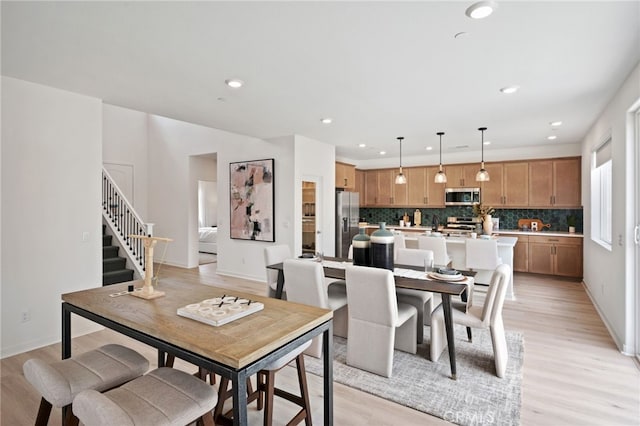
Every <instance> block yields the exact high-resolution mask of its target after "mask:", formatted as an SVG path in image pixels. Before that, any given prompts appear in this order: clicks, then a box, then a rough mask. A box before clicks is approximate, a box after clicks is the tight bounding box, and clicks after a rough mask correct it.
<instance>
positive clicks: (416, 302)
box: [396, 248, 433, 343]
mask: <svg viewBox="0 0 640 426" xmlns="http://www.w3.org/2000/svg"><path fill="white" fill-rule="evenodd" d="M432 263H433V252H432V251H431V250H420V249H408V248H404V249H398V257H397V259H396V264H397V265H399V266H401V265H408V266H418V267H420V268H424V266H425V265H431V264H432ZM396 295H397V297H398V302H402V303H409V304H410V305H413V306H415V307H416V309H417V311H418V327H417V330H416V331H417V333H416V337H417V342H418V343H422V342H423V339H424V336H423V335H424V327H422V324H427V325H429V324H430V323H431V311H433V293H431V292H428V291H422V290H412V289H409V288H397V289H396Z"/></svg>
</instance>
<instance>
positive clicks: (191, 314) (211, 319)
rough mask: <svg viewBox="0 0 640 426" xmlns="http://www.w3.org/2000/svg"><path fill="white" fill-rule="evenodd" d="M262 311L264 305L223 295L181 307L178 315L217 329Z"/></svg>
mask: <svg viewBox="0 0 640 426" xmlns="http://www.w3.org/2000/svg"><path fill="white" fill-rule="evenodd" d="M262 309H264V305H263V304H262V303H260V302H256V301H254V300H249V299H243V298H240V297H236V296H227V295H224V296H222V297H216V298H213V299H206V300H203V301H202V302H199V303H193V304H191V305H187V306H183V307H182V308H179V309H178V315H180V316H181V317H185V318H190V319H192V320H196V321H200V322H203V323H205V324H209V325H213V326H216V327H217V326H220V325H223V324H227V323H229V322H231V321H234V320H237V319H238V318H242V317H246V316H247V315H250V314H252V313H254V312H258V311H261V310H262Z"/></svg>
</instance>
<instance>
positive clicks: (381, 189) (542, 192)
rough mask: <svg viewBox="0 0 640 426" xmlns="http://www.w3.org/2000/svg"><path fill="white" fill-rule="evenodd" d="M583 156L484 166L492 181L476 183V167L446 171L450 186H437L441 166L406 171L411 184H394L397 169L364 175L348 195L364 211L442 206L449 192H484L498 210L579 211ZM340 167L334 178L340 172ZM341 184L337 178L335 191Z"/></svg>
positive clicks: (458, 166)
mask: <svg viewBox="0 0 640 426" xmlns="http://www.w3.org/2000/svg"><path fill="white" fill-rule="evenodd" d="M580 161H581V160H580V157H571V158H558V159H550V160H531V161H512V162H504V163H498V162H496V163H485V168H486V169H487V171H488V172H489V176H490V177H491V180H490V181H488V182H476V180H475V175H476V173H477V172H478V170H479V167H480V165H479V164H478V163H472V164H454V165H449V166H446V167H444V171H445V173H446V174H447V183H446V184H439V183H435V182H434V176H435V175H436V173H438V167H437V166H424V167H406V168H405V169H404V173H405V175H406V177H407V183H406V184H404V185H396V184H395V177H396V174H397V173H398V169H397V168H393V169H378V170H365V171H361V172H362V175H361V176H362V177H361V178H359V180H360V182H362V183H361V184H359V183H357V182H356V180H358V179H356V177H355V173H356V170H355V168H354V169H353V173H354V177H353V178H347V183H349V182H350V181H349V179H352V181H353V182H354V184H353V186H351V187H349V189H350V190H357V191H358V192H360V193H361V194H364V196H363V195H361V197H360V199H361V205H362V206H363V207H407V208H412V207H413V208H421V207H444V205H445V204H444V191H445V188H462V187H467V188H481V197H482V202H483V203H484V204H487V205H490V206H493V207H495V208H548V207H561V208H566V207H574V208H579V207H580V202H581V195H580V189H581V174H580V168H581V163H580ZM338 164H341V163H336V176H337V173H338V171H337V170H338ZM337 183H338V180H337V178H336V186H337Z"/></svg>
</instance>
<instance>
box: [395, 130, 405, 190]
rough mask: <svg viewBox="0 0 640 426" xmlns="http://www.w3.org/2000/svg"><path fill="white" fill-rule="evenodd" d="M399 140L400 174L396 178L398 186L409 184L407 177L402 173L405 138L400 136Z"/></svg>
mask: <svg viewBox="0 0 640 426" xmlns="http://www.w3.org/2000/svg"><path fill="white" fill-rule="evenodd" d="M397 139H398V141H399V142H400V172H399V173H398V175H397V176H396V185H404V184H406V183H407V177H406V176H405V175H404V173H402V140H403V139H404V138H403V137H402V136H399V137H398V138H397Z"/></svg>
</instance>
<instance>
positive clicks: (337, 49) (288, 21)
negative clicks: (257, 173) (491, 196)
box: [2, 1, 640, 162]
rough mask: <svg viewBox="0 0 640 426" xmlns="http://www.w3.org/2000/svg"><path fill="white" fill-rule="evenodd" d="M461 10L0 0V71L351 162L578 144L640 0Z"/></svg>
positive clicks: (608, 93) (631, 52) (639, 11)
mask: <svg viewBox="0 0 640 426" xmlns="http://www.w3.org/2000/svg"><path fill="white" fill-rule="evenodd" d="M470 4H471V1H448V2H419V1H414V2H382V1H378V2H306V1H301V2H193V3H192V2H94V1H87V2H70V3H62V2H9V1H2V74H3V75H6V76H11V77H15V78H19V79H23V80H27V81H32V82H36V83H41V84H45V85H48V86H53V87H58V88H61V89H66V90H69V91H73V92H78V93H82V94H86V95H90V96H94V97H97V98H101V99H103V100H104V102H106V103H108V104H112V105H118V106H123V107H127V108H131V109H135V110H140V111H145V112H149V113H153V114H158V115H162V116H166V117H171V118H175V119H178V120H183V121H187V122H191V123H197V124H201V125H205V126H209V127H213V128H218V129H223V130H228V131H231V132H234V133H239V134H244V135H249V136H254V137H258V138H263V139H267V138H272V137H278V136H284V135H292V134H299V135H304V136H306V137H309V138H312V139H316V140H319V141H323V142H326V143H330V144H333V145H335V146H336V155H337V156H339V157H341V158H347V159H352V160H354V161H355V162H358V161H363V160H370V159H375V158H379V157H380V154H379V151H380V150H386V151H387V156H388V157H393V158H397V156H398V151H399V150H398V142H397V140H396V137H398V136H404V137H405V139H404V142H403V157H405V158H406V157H408V156H413V155H424V154H425V152H426V151H425V148H426V147H427V146H432V147H433V148H434V150H433V151H431V152H432V153H437V152H438V137H437V136H436V132H438V131H443V132H445V136H444V137H443V152H444V153H449V152H453V151H460V150H462V151H464V150H468V151H479V150H480V145H481V143H480V134H479V132H478V130H477V129H478V127H481V126H486V127H487V128H488V130H487V131H486V133H485V140H490V141H491V145H488V146H486V147H485V154H486V153H489V152H490V151H491V150H493V149H508V148H517V147H530V146H535V145H543V144H576V143H580V141H581V139H582V138H583V137H584V136H585V134H586V133H587V131H588V130H589V128H590V126H591V125H592V124H593V122H594V121H595V119H596V118H597V116H598V114H599V113H600V112H601V111H602V110H603V109H604V107H605V106H606V104H607V103H608V101H609V100H610V99H611V97H612V96H613V94H614V93H615V92H616V91H617V90H618V88H619V87H620V85H621V84H622V82H623V81H624V79H625V78H626V77H627V76H628V75H629V73H630V72H631V70H632V69H633V67H634V66H635V65H636V64H637V63H638V62H639V61H640V2H637V1H621V2H616V1H603V2H594V1H587V2H577V1H569V2H557V1H554V2H537V1H503V2H499V7H498V9H497V10H496V11H495V12H494V13H493V15H491V16H489V17H488V18H486V19H482V20H472V19H470V18H468V17H467V16H466V15H465V9H466V8H467V7H468V6H469V5H470ZM459 32H466V33H467V35H466V36H460V37H458V38H455V37H454V35H455V34H456V33H459ZM229 78H238V79H241V80H243V81H244V82H245V85H244V87H242V88H240V89H231V88H229V87H227V86H226V85H225V83H224V82H225V79H229ZM508 85H518V86H520V90H519V91H518V92H517V93H515V94H511V95H506V94H503V93H501V92H500V91H499V89H500V88H502V87H505V86H508ZM324 117H331V118H332V119H333V122H332V123H331V124H329V125H327V124H322V123H321V122H320V120H321V118H324ZM555 120H561V121H562V122H563V124H562V126H560V127H557V128H555V129H552V126H551V125H550V122H552V121H555ZM551 134H554V135H556V136H557V139H556V140H554V141H550V140H548V139H547V137H548V136H549V135H551ZM361 143H364V144H366V145H367V147H366V148H359V147H358V144H361ZM456 147H457V148H456Z"/></svg>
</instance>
